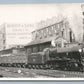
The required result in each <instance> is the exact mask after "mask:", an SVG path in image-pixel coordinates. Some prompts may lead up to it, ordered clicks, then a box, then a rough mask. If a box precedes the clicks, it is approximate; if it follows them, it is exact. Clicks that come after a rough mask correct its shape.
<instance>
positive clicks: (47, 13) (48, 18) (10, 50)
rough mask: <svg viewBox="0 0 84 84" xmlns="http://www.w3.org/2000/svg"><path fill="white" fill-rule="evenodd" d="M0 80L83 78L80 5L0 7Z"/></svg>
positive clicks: (83, 12) (83, 28)
mask: <svg viewBox="0 0 84 84" xmlns="http://www.w3.org/2000/svg"><path fill="white" fill-rule="evenodd" d="M0 78H1V79H4V78H8V79H9V78H33V79H34V78H43V79H45V78H47V79H49V78H52V79H53V78H65V79H66V78H84V4H83V3H69V4H68V3H67V4H25V5H24V4H6V5H0Z"/></svg>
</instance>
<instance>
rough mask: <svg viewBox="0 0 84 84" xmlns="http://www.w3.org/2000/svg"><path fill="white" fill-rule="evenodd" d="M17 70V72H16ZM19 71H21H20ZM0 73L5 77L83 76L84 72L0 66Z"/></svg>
mask: <svg viewBox="0 0 84 84" xmlns="http://www.w3.org/2000/svg"><path fill="white" fill-rule="evenodd" d="M18 70H19V72H18ZM20 71H21V72H20ZM0 75H3V77H6V78H9V77H10V78H60V77H62V78H71V77H74V78H84V73H81V72H69V71H58V70H36V69H27V68H26V69H24V68H9V67H0Z"/></svg>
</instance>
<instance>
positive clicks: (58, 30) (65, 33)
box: [32, 19, 75, 42]
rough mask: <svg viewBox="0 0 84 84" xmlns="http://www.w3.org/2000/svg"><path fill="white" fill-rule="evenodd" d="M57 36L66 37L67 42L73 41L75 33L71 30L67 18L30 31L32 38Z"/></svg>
mask: <svg viewBox="0 0 84 84" xmlns="http://www.w3.org/2000/svg"><path fill="white" fill-rule="evenodd" d="M59 36H61V37H63V38H64V39H66V40H67V41H68V42H74V41H75V34H74V33H73V31H72V30H71V28H70V25H69V22H68V21H67V19H63V20H61V21H60V22H57V23H55V24H52V25H49V26H46V27H44V28H40V29H37V30H35V31H33V32H32V40H39V39H45V38H51V37H55V38H57V37H59Z"/></svg>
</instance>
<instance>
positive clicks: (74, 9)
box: [0, 3, 83, 44]
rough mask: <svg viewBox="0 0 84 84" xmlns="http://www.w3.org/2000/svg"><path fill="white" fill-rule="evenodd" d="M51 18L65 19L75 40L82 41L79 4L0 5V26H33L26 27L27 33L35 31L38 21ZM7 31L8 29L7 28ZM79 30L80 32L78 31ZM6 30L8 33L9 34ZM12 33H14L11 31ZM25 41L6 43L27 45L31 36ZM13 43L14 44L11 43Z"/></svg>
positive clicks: (17, 40)
mask: <svg viewBox="0 0 84 84" xmlns="http://www.w3.org/2000/svg"><path fill="white" fill-rule="evenodd" d="M52 17H56V18H57V20H58V17H59V18H61V17H67V19H68V21H69V22H70V27H71V28H72V30H73V32H74V33H75V35H76V38H77V40H79V39H80V40H81V39H82V32H83V25H82V17H83V16H82V10H81V4H80V3H78V4H25V5H24V4H7V5H0V24H2V23H6V24H33V26H32V27H28V29H29V30H28V33H30V32H31V31H33V30H35V29H37V26H36V24H37V23H39V22H40V21H46V20H47V19H51V18H52ZM7 29H8V28H7ZM79 30H80V31H79ZM10 32H11V31H9V29H8V33H10ZM12 32H14V31H12ZM28 37H29V38H27V39H18V38H15V39H12V38H11V39H10V38H9V37H8V40H7V43H10V42H11V44H12V41H14V40H16V42H15V44H16V43H18V44H27V43H28V42H29V41H30V40H31V38H30V37H31V36H28ZM13 43H14V42H13Z"/></svg>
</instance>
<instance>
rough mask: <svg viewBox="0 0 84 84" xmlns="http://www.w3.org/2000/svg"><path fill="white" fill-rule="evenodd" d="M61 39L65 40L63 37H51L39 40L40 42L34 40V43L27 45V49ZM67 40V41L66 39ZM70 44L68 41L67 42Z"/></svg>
mask: <svg viewBox="0 0 84 84" xmlns="http://www.w3.org/2000/svg"><path fill="white" fill-rule="evenodd" d="M59 38H62V39H64V38H63V37H61V36H58V37H56V36H51V37H47V38H43V39H38V40H33V41H31V42H30V43H28V44H27V45H25V47H26V46H31V45H37V44H42V43H47V42H51V41H52V40H55V39H56V40H57V39H59ZM65 40H66V39H65ZM67 42H68V41H67Z"/></svg>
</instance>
